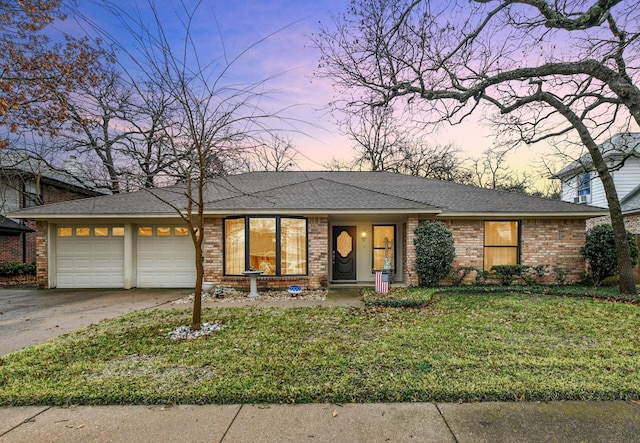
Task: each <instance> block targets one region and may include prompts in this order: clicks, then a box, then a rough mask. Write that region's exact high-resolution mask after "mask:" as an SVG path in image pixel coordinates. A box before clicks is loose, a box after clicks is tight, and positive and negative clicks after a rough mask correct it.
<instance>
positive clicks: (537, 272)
mask: <svg viewBox="0 0 640 443" xmlns="http://www.w3.org/2000/svg"><path fill="white" fill-rule="evenodd" d="M546 273H547V266H545V265H536V266H525V267H523V269H522V272H521V273H520V278H522V281H523V282H524V283H525V284H526V285H528V286H532V285H535V284H537V283H540V280H541V279H542V277H544V276H545V274H546Z"/></svg>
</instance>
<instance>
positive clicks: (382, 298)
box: [362, 287, 438, 308]
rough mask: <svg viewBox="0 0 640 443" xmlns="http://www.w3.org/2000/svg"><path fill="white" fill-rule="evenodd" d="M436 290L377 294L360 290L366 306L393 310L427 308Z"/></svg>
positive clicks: (395, 290) (368, 289) (410, 288)
mask: <svg viewBox="0 0 640 443" xmlns="http://www.w3.org/2000/svg"><path fill="white" fill-rule="evenodd" d="M437 291H438V288H416V287H406V288H390V289H389V292H387V293H377V292H376V291H375V290H374V288H365V289H363V290H362V296H363V299H364V304H365V305H366V306H387V307H395V308H421V307H424V306H427V305H428V304H429V303H430V302H431V299H432V298H433V295H434V294H435V293H436V292H437Z"/></svg>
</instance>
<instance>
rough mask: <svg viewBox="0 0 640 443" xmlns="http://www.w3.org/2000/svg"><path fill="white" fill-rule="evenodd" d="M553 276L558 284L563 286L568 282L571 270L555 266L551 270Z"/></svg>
mask: <svg viewBox="0 0 640 443" xmlns="http://www.w3.org/2000/svg"><path fill="white" fill-rule="evenodd" d="M551 274H552V275H553V278H554V280H555V281H556V283H557V284H559V285H563V284H564V282H565V281H566V280H567V275H569V270H568V269H567V268H563V267H562V266H554V267H553V268H552V269H551Z"/></svg>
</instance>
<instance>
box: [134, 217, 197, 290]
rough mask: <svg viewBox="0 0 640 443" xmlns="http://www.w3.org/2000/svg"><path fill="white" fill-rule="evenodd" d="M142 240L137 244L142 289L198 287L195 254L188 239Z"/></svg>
mask: <svg viewBox="0 0 640 443" xmlns="http://www.w3.org/2000/svg"><path fill="white" fill-rule="evenodd" d="M172 232H175V230H174V229H172ZM156 234H157V229H153V235H152V236H140V237H138V241H137V286H138V287H139V288H193V287H195V276H196V270H195V252H194V249H193V242H192V241H191V238H190V237H187V236H175V235H172V236H157V235H156Z"/></svg>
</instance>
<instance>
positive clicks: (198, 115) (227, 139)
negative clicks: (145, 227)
mask: <svg viewBox="0 0 640 443" xmlns="http://www.w3.org/2000/svg"><path fill="white" fill-rule="evenodd" d="M105 4H106V6H107V7H108V8H109V10H110V11H111V12H113V13H114V14H115V15H116V16H117V17H118V18H119V19H120V20H121V22H122V24H123V26H124V27H126V28H127V29H128V31H129V32H130V33H131V34H132V35H133V36H135V40H136V45H137V46H138V47H139V48H140V54H136V55H135V56H134V60H135V62H136V63H137V69H136V70H135V72H136V76H135V77H134V76H133V75H131V82H132V83H133V84H140V83H139V82H144V84H145V87H146V88H149V87H150V88H151V89H152V90H154V91H157V93H158V94H161V95H162V96H163V97H165V99H166V100H167V102H168V103H170V105H171V112H170V113H167V114H164V119H163V124H162V125H161V128H162V134H163V143H166V144H167V145H168V146H169V150H170V152H171V156H172V157H173V159H174V160H175V164H174V165H173V166H172V171H173V177H174V178H175V179H176V180H177V184H176V185H175V186H171V187H167V188H150V189H147V191H148V192H149V193H150V194H152V195H153V196H155V197H156V198H158V199H159V200H161V201H163V202H164V203H165V204H167V205H169V206H170V207H172V208H173V209H174V210H175V211H176V213H177V214H178V215H179V216H180V217H181V218H182V220H183V221H184V222H185V224H186V225H187V227H188V230H189V233H190V236H191V240H192V242H193V246H194V249H195V267H196V280H195V298H194V304H193V311H192V319H191V329H192V330H198V329H200V328H201V303H202V281H203V276H204V268H203V248H202V245H203V242H204V240H205V232H204V216H205V194H206V192H207V189H208V187H210V186H213V184H211V179H212V178H215V177H220V176H224V175H225V174H226V173H227V170H228V169H227V165H228V164H230V163H232V162H233V161H235V160H238V157H239V156H241V155H243V154H244V153H245V150H248V149H250V148H252V147H254V146H256V144H257V143H258V139H259V137H260V136H262V134H264V133H266V132H268V131H269V128H270V127H271V126H270V124H275V123H276V121H277V120H278V116H277V113H276V112H264V111H263V110H262V109H260V107H259V106H258V105H259V103H260V101H261V99H263V98H264V95H265V93H266V92H265V90H266V83H265V81H259V82H256V83H245V84H227V83H226V81H227V80H226V78H227V74H228V71H229V70H230V69H231V68H232V67H233V64H234V63H235V62H236V61H237V60H238V58H239V57H240V56H242V53H241V54H240V55H238V56H237V57H235V58H227V55H226V54H224V56H223V57H221V58H219V59H214V60H211V59H208V58H205V57H203V54H202V53H201V52H200V51H199V49H198V47H197V45H196V44H195V41H194V36H193V32H194V31H193V27H194V26H195V24H194V21H195V19H196V18H197V16H198V6H199V3H198V4H196V6H195V7H194V8H193V9H188V8H187V6H186V5H185V4H184V3H183V4H182V6H181V7H182V9H181V10H180V11H178V12H179V17H177V19H178V20H177V22H179V23H180V24H181V25H182V32H183V35H182V36H181V37H182V40H181V43H180V44H179V45H176V43H175V41H173V42H172V41H170V39H169V38H168V36H167V34H166V33H165V28H164V25H163V20H162V19H161V17H160V14H159V11H158V9H157V8H156V5H155V3H154V2H151V1H149V3H148V6H149V9H150V10H151V13H152V15H151V16H152V22H151V25H146V24H145V23H142V22H140V21H137V20H135V19H132V17H130V16H128V15H127V12H126V11H124V10H122V9H121V8H120V7H119V6H117V5H114V4H112V3H109V2H105Z"/></svg>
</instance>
